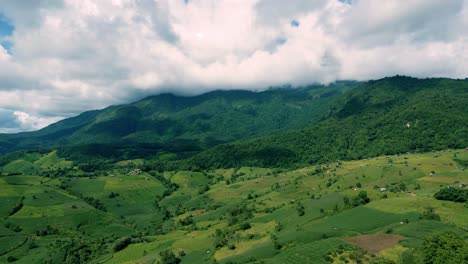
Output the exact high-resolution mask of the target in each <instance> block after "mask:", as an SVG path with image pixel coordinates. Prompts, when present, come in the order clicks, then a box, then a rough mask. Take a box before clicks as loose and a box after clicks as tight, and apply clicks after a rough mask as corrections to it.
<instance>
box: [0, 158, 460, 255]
mask: <svg viewBox="0 0 468 264" xmlns="http://www.w3.org/2000/svg"><path fill="white" fill-rule="evenodd" d="M467 161H468V151H466V150H463V149H458V150H444V151H436V152H428V153H421V154H409V153H408V154H399V155H388V156H379V157H374V158H369V159H363V160H355V161H337V162H333V163H328V164H320V165H317V166H311V167H304V168H300V169H292V170H288V169H274V168H258V167H238V168H231V169H214V170H201V171H165V172H157V171H153V170H151V167H149V166H145V161H144V160H126V161H122V162H118V163H115V164H113V165H112V166H111V167H109V168H108V169H105V170H97V171H93V172H92V173H86V172H84V171H80V170H79V169H77V168H76V166H74V164H73V161H67V160H64V159H62V158H59V157H58V156H57V155H56V152H55V151H53V152H50V153H44V154H40V153H34V152H31V153H29V154H28V155H25V156H24V157H23V158H22V159H18V160H15V161H12V162H11V163H9V164H7V165H4V166H3V167H2V171H3V173H2V176H1V178H0V185H1V190H2V192H1V193H0V202H1V203H0V204H1V205H2V207H1V208H0V209H1V211H0V214H1V217H2V221H1V224H2V225H1V226H0V239H1V241H2V243H1V248H0V254H1V257H0V262H7V261H8V260H10V261H11V260H12V258H14V259H15V260H16V261H15V263H38V262H42V263H48V262H51V263H57V262H65V263H77V262H87V263H155V262H156V261H170V260H168V259H170V257H167V256H166V258H164V257H163V255H161V252H166V251H169V252H170V253H174V256H173V257H175V258H176V259H177V260H180V261H182V262H181V263H400V262H399V261H400V258H401V257H402V256H403V255H411V256H409V257H414V258H417V257H421V256H422V253H420V252H419V251H417V250H418V249H419V248H420V247H421V245H422V244H423V241H424V239H426V238H427V237H428V236H430V235H431V234H432V233H433V232H436V231H437V232H440V231H452V232H454V233H455V234H457V235H458V236H462V237H463V236H466V231H467V230H468V229H467V228H468V226H467V223H468V208H467V207H466V206H467V204H466V202H453V201H443V200H437V199H435V198H434V194H435V193H436V192H437V191H439V190H440V189H445V188H448V186H450V187H451V188H452V187H453V188H457V189H461V190H465V192H468V190H466V189H463V188H460V187H459V186H461V184H463V183H466V182H468V173H467V171H466V170H465V169H464V166H465V165H466V162H467ZM34 172H40V173H37V174H35V173H34ZM429 211H430V212H432V213H428V212H429ZM432 214H433V215H432ZM434 215H435V216H436V217H434ZM375 244H378V245H380V246H376V245H375ZM168 254H169V253H168ZM377 261H381V262H377ZM383 261H387V262H383ZM390 261H393V262H390ZM161 263H165V262H161ZM167 263H175V262H167ZM408 263H409V262H408Z"/></svg>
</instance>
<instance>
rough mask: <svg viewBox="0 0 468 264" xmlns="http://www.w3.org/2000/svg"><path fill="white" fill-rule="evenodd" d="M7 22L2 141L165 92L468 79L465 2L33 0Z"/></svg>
mask: <svg viewBox="0 0 468 264" xmlns="http://www.w3.org/2000/svg"><path fill="white" fill-rule="evenodd" d="M0 16H2V17H5V18H8V21H9V23H11V24H12V27H13V28H14V30H13V32H11V33H10V35H9V36H1V35H0V39H5V38H7V39H8V42H9V43H10V46H9V48H8V50H6V49H5V48H4V47H3V46H1V45H0V109H3V110H1V111H0V128H1V130H0V132H12V131H13V132H15V131H20V130H21V131H23V130H33V129H38V128H41V127H43V126H45V125H47V124H49V123H51V122H54V121H56V120H58V119H60V118H64V117H69V116H72V115H76V114H78V113H79V112H81V111H84V110H89V109H95V108H101V107H104V106H107V105H109V104H117V103H125V102H129V101H132V100H135V99H138V98H140V97H143V96H145V95H150V94H156V93H160V92H175V93H179V94H199V93H202V92H206V91H210V90H213V89H232V88H236V89H250V90H262V89H266V88H267V87H269V86H274V85H283V84H292V85H303V84H307V83H313V82H319V83H328V82H332V81H334V80H339V79H357V80H366V79H375V78H381V77H384V76H389V75H394V74H407V75H413V76H417V77H438V76H446V77H453V78H465V77H467V75H468V63H467V61H468V55H467V53H466V50H468V33H467V31H466V28H468V0H451V1H439V0H408V1H398V0H389V1H374V0H353V1H349V0H346V1H344V0H342V1H338V0H319V1H309V0H291V1H288V3H287V4H285V2H284V1H280V0H254V1H247V0H246V1H238V0H219V1H213V0H190V1H187V0H102V1H101V0H100V1H95V0H81V1H75V0H34V1H32V0H25V1H1V2H0ZM0 34H1V32H0ZM2 111H3V112H2ZM2 116H3V117H2ZM2 118H3V119H2ZM7 120H8V121H7Z"/></svg>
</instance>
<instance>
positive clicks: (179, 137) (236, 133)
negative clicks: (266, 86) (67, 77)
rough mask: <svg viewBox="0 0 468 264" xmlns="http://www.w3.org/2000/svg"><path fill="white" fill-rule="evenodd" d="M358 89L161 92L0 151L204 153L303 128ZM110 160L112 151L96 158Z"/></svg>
mask: <svg viewBox="0 0 468 264" xmlns="http://www.w3.org/2000/svg"><path fill="white" fill-rule="evenodd" d="M357 85H359V83H358V82H337V83H334V84H331V85H329V86H321V85H311V86H307V87H301V88H295V89H291V88H282V89H279V88H278V89H270V90H268V91H264V92H250V91H215V92H210V93H207V94H203V95H199V96H193V97H184V96H176V95H172V94H161V95H157V96H151V97H148V98H145V99H142V100H140V101H138V102H135V103H132V104H127V105H119V106H110V107H108V108H105V109H103V110H95V111H89V112H85V113H83V114H81V115H79V116H77V117H73V118H68V119H65V120H63V121H60V122H57V123H55V124H52V125H50V126H48V127H46V128H44V129H41V130H39V131H35V132H27V133H19V134H10V135H0V153H8V152H12V151H16V150H28V149H29V150H30V149H41V148H53V147H59V146H60V147H64V146H76V145H79V146H81V148H78V149H75V150H72V151H76V152H79V151H83V149H94V151H97V150H99V149H102V150H108V149H118V148H125V151H122V152H126V151H132V150H131V149H133V152H135V150H136V151H140V149H142V152H143V153H145V155H146V154H147V153H146V152H150V153H153V154H154V153H157V152H158V151H161V150H168V151H170V152H183V151H193V150H200V149H206V148H208V147H212V146H215V145H218V144H221V143H226V142H231V141H234V140H237V139H242V138H250V137H258V136H263V135H269V134H272V133H276V132H280V131H288V130H291V129H299V128H303V127H306V126H309V125H311V124H313V123H315V122H317V121H318V120H319V119H320V118H321V117H322V116H323V115H324V114H325V113H326V111H327V110H328V109H329V106H330V104H331V102H333V100H334V99H335V98H337V97H339V96H340V95H341V94H342V93H343V92H345V91H347V90H348V89H351V88H353V87H356V86H357ZM86 145H89V146H88V147H87V146H86ZM98 145H99V146H98ZM115 147H116V148H115ZM98 154H99V153H98ZM115 154H119V153H118V150H116V151H115V153H107V152H105V151H104V152H103V153H102V155H103V156H109V155H115ZM119 155H120V154H119Z"/></svg>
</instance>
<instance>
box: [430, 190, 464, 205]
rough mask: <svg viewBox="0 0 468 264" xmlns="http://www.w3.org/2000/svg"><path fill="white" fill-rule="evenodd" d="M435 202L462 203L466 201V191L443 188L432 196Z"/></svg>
mask: <svg viewBox="0 0 468 264" xmlns="http://www.w3.org/2000/svg"><path fill="white" fill-rule="evenodd" d="M434 197H435V198H436V199H437V200H445V201H453V202H459V203H464V202H466V201H468V190H465V189H458V188H453V187H450V188H443V189H440V190H439V191H438V192H436V193H435V194H434Z"/></svg>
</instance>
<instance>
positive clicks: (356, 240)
mask: <svg viewBox="0 0 468 264" xmlns="http://www.w3.org/2000/svg"><path fill="white" fill-rule="evenodd" d="M403 239H404V237H403V236H400V235H395V234H377V235H361V236H356V237H348V238H345V239H344V241H346V242H350V243H352V244H356V245H358V246H359V247H361V248H362V249H364V250H366V251H367V252H369V253H371V254H376V253H378V252H380V251H382V250H384V249H387V248H391V247H393V246H394V245H396V244H398V242H400V241H401V240H403Z"/></svg>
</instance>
